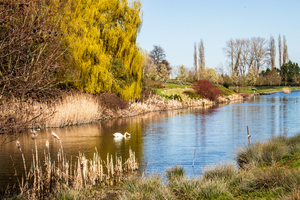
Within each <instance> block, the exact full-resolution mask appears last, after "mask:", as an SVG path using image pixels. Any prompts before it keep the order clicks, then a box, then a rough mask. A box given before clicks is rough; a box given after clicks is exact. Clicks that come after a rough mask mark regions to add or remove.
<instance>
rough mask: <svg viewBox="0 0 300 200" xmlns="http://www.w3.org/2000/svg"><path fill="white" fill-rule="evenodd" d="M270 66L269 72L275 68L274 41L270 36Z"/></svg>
mask: <svg viewBox="0 0 300 200" xmlns="http://www.w3.org/2000/svg"><path fill="white" fill-rule="evenodd" d="M269 53H270V65H271V70H272V69H274V68H275V67H276V66H275V56H276V48H275V39H274V37H273V36H272V35H271V36H270V50H269Z"/></svg>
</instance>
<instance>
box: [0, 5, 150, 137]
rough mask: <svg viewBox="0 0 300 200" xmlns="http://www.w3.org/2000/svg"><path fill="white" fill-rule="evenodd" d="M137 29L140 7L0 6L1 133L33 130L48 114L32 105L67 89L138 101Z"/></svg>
mask: <svg viewBox="0 0 300 200" xmlns="http://www.w3.org/2000/svg"><path fill="white" fill-rule="evenodd" d="M141 26H142V14H141V2H140V1H139V0H133V1H127V0H122V1H120V0H78V1H77V0H76V1H75V0H61V1H58V0H54V1H50V0H45V1H44V0H43V1H42V0H23V1H19V0H3V1H1V2H0V43H1V45H0V56H1V59H0V106H1V114H0V119H1V120H0V121H1V122H0V128H1V130H0V133H6V132H11V131H14V130H17V129H18V127H23V126H26V124H29V123H32V122H33V121H34V120H35V119H36V118H38V117H39V116H41V115H42V114H43V113H45V112H46V111H47V109H48V108H49V107H48V108H42V107H41V108H38V109H35V108H34V103H35V102H47V104H48V105H49V106H50V105H51V103H52V102H54V101H55V100H56V99H57V98H59V96H60V95H61V94H62V91H65V90H66V89H69V88H73V89H75V90H80V91H83V92H88V93H92V94H99V93H103V92H114V93H116V94H117V95H118V96H120V97H122V98H124V99H125V100H127V101H130V100H135V99H138V98H139V96H140V93H141V90H142V82H141V79H142V72H143V68H142V66H143V63H144V61H145V53H144V51H143V50H141V49H140V48H139V46H138V45H137V43H136V38H137V34H138V33H139V31H140V29H141ZM25 105H26V106H25ZM24 113H25V114H24ZM20 116H22V117H21V118H18V119H17V117H20ZM29 116H30V117H29Z"/></svg>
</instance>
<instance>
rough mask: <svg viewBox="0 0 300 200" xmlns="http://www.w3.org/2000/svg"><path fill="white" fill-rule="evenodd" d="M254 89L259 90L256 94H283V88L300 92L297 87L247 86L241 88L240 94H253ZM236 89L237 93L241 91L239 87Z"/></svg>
mask: <svg viewBox="0 0 300 200" xmlns="http://www.w3.org/2000/svg"><path fill="white" fill-rule="evenodd" d="M252 88H256V89H257V91H256V92H255V93H267V92H281V91H283V88H289V90H300V87H295V86H291V87H287V86H261V87H250V86H246V87H240V92H241V93H248V94H253V93H254V91H253V90H252ZM234 89H235V90H236V91H238V90H239V88H238V87H235V88H234Z"/></svg>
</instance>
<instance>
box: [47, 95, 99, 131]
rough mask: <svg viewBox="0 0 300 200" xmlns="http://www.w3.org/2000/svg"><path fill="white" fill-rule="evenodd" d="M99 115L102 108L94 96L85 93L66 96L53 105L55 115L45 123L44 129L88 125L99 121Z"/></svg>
mask: <svg viewBox="0 0 300 200" xmlns="http://www.w3.org/2000/svg"><path fill="white" fill-rule="evenodd" d="M101 114H102V107H101V106H100V104H99V102H98V100H97V98H96V97H95V96H93V95H91V94H86V93H75V94H68V95H65V96H63V97H62V99H61V100H60V101H58V102H57V103H56V104H55V113H54V115H53V116H52V118H51V119H50V120H48V121H47V123H46V127H62V126H67V125H74V124H81V123H89V122H93V121H96V120H99V119H100V118H101Z"/></svg>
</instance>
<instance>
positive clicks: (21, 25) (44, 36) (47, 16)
mask: <svg viewBox="0 0 300 200" xmlns="http://www.w3.org/2000/svg"><path fill="white" fill-rule="evenodd" d="M46 3H47V2H46V1H34V0H28V1H24V2H23V1H18V0H4V1H3V2H2V3H1V4H0V10H1V14H0V24H1V27H0V43H1V45H0V57H1V59H0V107H1V109H0V110H1V114H0V134H1V133H8V132H16V131H19V130H21V129H22V128H23V127H26V126H27V125H29V124H31V125H32V124H34V123H36V121H37V119H38V118H39V117H40V116H41V115H42V113H43V112H44V111H45V109H47V108H42V107H40V108H39V111H38V112H37V110H36V109H34V106H33V105H34V103H35V102H37V101H38V102H43V101H47V102H50V99H49V97H53V96H54V95H55V94H58V89H57V87H56V85H57V84H58V83H59V76H58V75H59V74H64V72H63V71H61V70H62V65H61V62H59V57H60V55H61V54H62V53H63V52H62V50H61V44H60V42H59V39H58V38H59V33H58V32H57V31H56V27H55V25H54V23H53V20H54V17H53V14H54V13H55V10H51V11H50V10H49V9H48V8H49V7H48V6H49V5H48V4H46ZM48 3H51V1H50V2H48ZM45 8H46V9H45Z"/></svg>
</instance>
